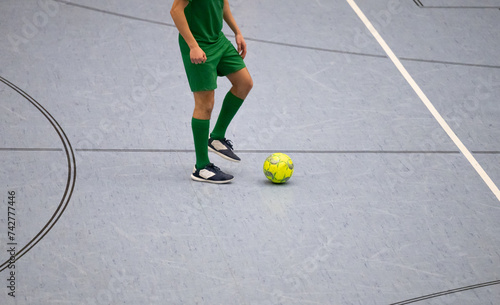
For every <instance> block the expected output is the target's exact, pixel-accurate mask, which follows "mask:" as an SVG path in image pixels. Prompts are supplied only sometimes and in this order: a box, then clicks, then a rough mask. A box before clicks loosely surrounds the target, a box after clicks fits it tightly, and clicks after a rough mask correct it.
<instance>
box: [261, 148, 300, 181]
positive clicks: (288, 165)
mask: <svg viewBox="0 0 500 305" xmlns="http://www.w3.org/2000/svg"><path fill="white" fill-rule="evenodd" d="M264 174H265V175H266V177H267V178H268V179H269V180H271V181H272V182H274V183H285V182H287V181H288V180H289V179H290V178H291V177H292V174H293V162H292V159H290V157H289V156H287V155H285V154H283V153H274V154H272V155H270V156H269V157H267V159H266V161H265V162H264Z"/></svg>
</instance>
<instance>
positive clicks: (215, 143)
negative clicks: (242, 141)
mask: <svg viewBox="0 0 500 305" xmlns="http://www.w3.org/2000/svg"><path fill="white" fill-rule="evenodd" d="M227 78H228V79H229V81H230V82H231V84H232V85H233V87H232V88H231V90H229V92H228V93H227V94H226V97H225V98H224V101H223V102H222V107H221V111H220V114H219V117H218V118H217V122H216V124H215V127H214V130H213V131H212V133H211V134H210V139H209V145H208V149H209V150H210V151H212V152H215V153H217V154H218V155H219V156H221V157H223V158H225V159H227V160H230V161H234V162H239V161H240V160H241V159H240V158H239V157H238V156H237V155H236V154H235V153H234V152H233V146H232V143H231V141H229V140H227V139H226V131H227V128H228V126H229V124H230V123H231V121H232V120H233V118H234V116H235V115H236V113H237V112H238V110H239V109H240V107H241V105H242V104H243V101H244V100H245V98H246V97H247V95H248V93H249V92H250V90H252V87H253V80H252V77H251V76H250V73H249V72H248V69H247V68H243V69H241V70H239V71H237V72H234V73H231V74H229V75H227Z"/></svg>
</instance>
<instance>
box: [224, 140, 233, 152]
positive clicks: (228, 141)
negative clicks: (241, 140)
mask: <svg viewBox="0 0 500 305" xmlns="http://www.w3.org/2000/svg"><path fill="white" fill-rule="evenodd" d="M224 142H226V144H227V146H229V148H231V150H233V142H231V140H229V139H226V138H224Z"/></svg>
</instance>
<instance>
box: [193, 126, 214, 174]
mask: <svg viewBox="0 0 500 305" xmlns="http://www.w3.org/2000/svg"><path fill="white" fill-rule="evenodd" d="M191 129H192V130H193V139H194V150H195V152H196V168H197V169H201V168H204V167H205V166H207V165H208V164H209V163H210V159H208V133H209V130H210V120H198V119H195V118H192V119H191Z"/></svg>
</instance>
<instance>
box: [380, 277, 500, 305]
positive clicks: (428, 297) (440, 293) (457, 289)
mask: <svg viewBox="0 0 500 305" xmlns="http://www.w3.org/2000/svg"><path fill="white" fill-rule="evenodd" d="M494 285H500V280H497V281H491V282H486V283H481V284H476V285H470V286H465V287H460V288H456V289H451V290H446V291H441V292H436V293H432V294H428V295H424V296H421V297H418V298H413V299H408V300H405V301H401V302H397V303H391V304H390V305H406V304H412V303H416V302H420V301H424V300H428V299H433V298H437V297H441V296H444V295H449V294H454V293H457V292H462V291H467V290H473V289H477V288H482V287H488V286H494Z"/></svg>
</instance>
